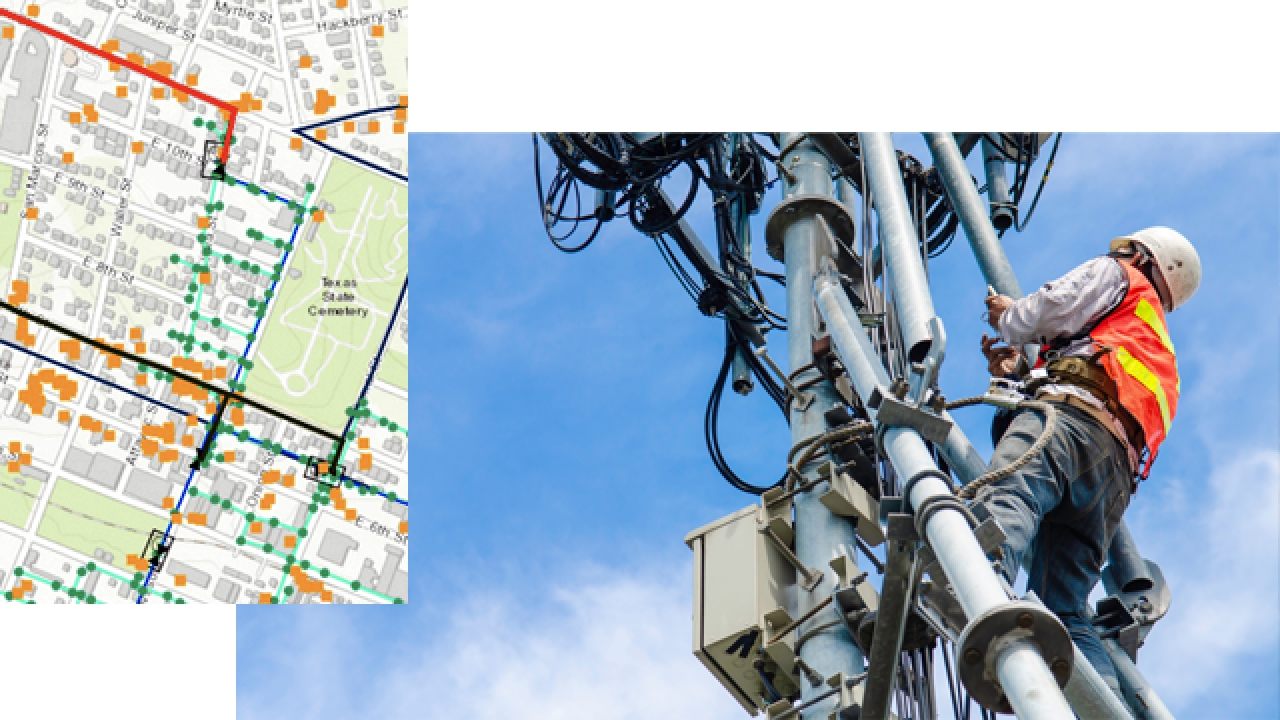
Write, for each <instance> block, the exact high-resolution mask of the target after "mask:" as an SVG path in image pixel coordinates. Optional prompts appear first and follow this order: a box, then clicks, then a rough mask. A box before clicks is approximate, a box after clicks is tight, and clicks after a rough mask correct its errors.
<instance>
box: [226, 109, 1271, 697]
mask: <svg viewBox="0 0 1280 720" xmlns="http://www.w3.org/2000/svg"><path fill="white" fill-rule="evenodd" d="M895 137H896V139H897V141H898V147H899V148H901V149H904V150H906V151H908V152H911V153H912V154H914V155H916V156H917V157H919V158H921V159H922V160H923V161H924V162H925V163H926V164H930V163H929V161H928V154H927V152H926V150H925V148H924V143H923V141H922V140H921V138H920V136H919V135H907V134H903V135H897V136H895ZM532 162H533V160H532V149H531V142H530V139H529V136H528V135H527V134H522V135H423V134H415V135H413V136H412V139H411V165H412V174H413V176H414V182H413V184H412V186H411V197H412V198H413V211H414V214H413V216H412V218H411V230H412V233H413V238H414V243H413V245H412V248H411V266H412V276H413V292H411V293H410V294H409V299H408V302H409V303H410V309H411V313H412V315H411V316H412V319H413V327H414V332H413V335H412V355H413V365H412V370H411V372H412V373H413V378H412V384H413V402H412V404H411V413H410V415H411V417H410V419H409V422H410V425H412V426H413V429H414V432H413V437H412V441H411V442H412V443H413V446H412V449H411V450H412V458H413V470H414V471H415V472H414V476H413V482H414V488H415V491H414V494H413V497H412V502H414V503H415V504H416V505H417V507H418V509H417V510H416V511H415V513H414V515H413V518H412V523H413V533H414V552H413V553H412V562H411V575H410V578H411V591H410V598H409V605H408V606H405V607H368V608H343V609H338V608H325V607H314V608H305V609H301V608H291V609H282V608H253V607H248V608H242V609H241V610H240V611H239V615H238V655H239V662H238V678H239V679H238V696H239V716H240V717H241V718H246V719H250V720H253V719H256V718H268V717H276V716H277V715H278V714H280V713H284V712H289V713H290V714H294V715H299V716H302V717H308V718H316V719H323V718H365V717H368V718H379V719H380V720H398V719H399V718H435V717H465V718H481V719H484V718H499V717H502V718H506V717H512V716H514V715H515V714H516V713H520V716H522V717H525V716H527V717H537V718H564V719H566V720H576V719H577V718H632V717H641V716H645V715H649V714H652V713H653V712H654V711H655V710H662V711H670V713H669V714H671V715H673V716H675V717H698V718H717V719H718V718H740V717H745V716H744V715H743V714H742V711H741V710H740V709H738V708H737V707H736V705H735V704H734V703H733V702H732V701H731V700H730V699H729V697H728V695H727V694H725V693H724V692H723V691H722V690H720V688H719V686H718V685H717V684H716V683H715V681H714V680H713V679H712V678H711V676H710V675H709V674H708V673H706V671H705V670H703V669H702V667H701V666H700V665H699V664H698V663H697V661H696V660H695V659H694V658H693V656H692V654H691V652H690V640H689V637H690V629H689V612H690V593H689V583H690V578H691V568H690V562H689V557H688V556H689V553H688V550H687V548H685V546H684V545H683V543H682V542H681V541H682V538H683V537H684V535H685V533H687V532H688V531H689V530H691V529H693V528H695V527H698V526H700V525H703V524H705V523H707V522H709V521H711V520H714V519H716V518H718V517H721V516H723V515H725V514H728V513H729V512H732V511H734V510H737V509H739V508H741V507H744V506H746V505H748V504H750V502H751V501H752V498H751V497H749V496H746V495H743V494H741V493H738V492H736V491H734V490H732V489H731V488H730V487H729V486H728V485H727V484H726V483H725V482H724V481H723V480H722V479H721V478H720V477H719V475H718V474H717V473H716V471H715V469H714V467H713V466H712V465H711V462H710V460H709V459H708V457H707V454H706V450H705V447H704V444H703V439H702V413H703V409H704V406H705V403H706V398H707V393H708V391H709V390H710V386H711V382H712V380H713V379H714V376H715V372H716V369H717V368H718V364H719V360H720V354H721V348H722V341H723V336H722V325H721V323H720V321H714V320H708V319H707V318H704V317H702V316H701V315H700V314H698V312H697V310H696V309H695V308H694V306H693V303H692V302H691V301H690V300H689V298H688V297H687V296H686V295H685V294H684V293H683V292H682V291H681V290H680V288H679V286H678V285H677V283H676V281H675V279H674V277H673V276H672V275H671V274H670V272H669V271H668V270H667V268H666V267H665V265H664V264H663V262H662V260H661V258H660V257H659V255H658V253H657V252H656V250H655V249H654V246H653V243H652V242H651V241H650V240H648V239H647V238H645V237H643V236H641V235H640V234H638V233H637V232H635V231H634V230H633V229H632V228H631V227H630V225H629V224H627V223H626V221H625V220H619V221H615V222H613V223H611V224H610V225H609V226H607V227H606V229H605V230H604V231H603V232H602V234H601V236H600V238H598V239H597V241H596V243H595V244H594V245H593V246H592V247H591V248H589V249H588V250H586V251H584V252H582V253H580V254H578V255H572V256H570V255H564V254H561V253H559V252H558V251H556V250H555V249H554V248H553V247H552V246H551V245H550V244H549V243H548V242H547V240H546V238H545V236H544V235H543V233H542V228H541V225H540V219H539V213H538V209H537V202H536V197H535V193H534V186H533V167H532ZM971 166H972V170H973V172H974V174H975V175H978V176H981V170H980V168H979V167H978V165H977V163H976V162H974V163H971ZM1038 171H1039V168H1037V175H1036V177H1037V179H1038V177H1039V175H1038ZM778 199H779V194H778V192H777V190H776V189H775V190H774V191H773V193H772V194H771V195H770V196H769V197H768V198H767V201H766V207H765V209H764V210H763V211H762V213H761V214H760V215H759V216H758V217H757V218H756V219H755V223H754V226H755V231H756V236H757V237H759V236H762V234H763V233H762V228H763V222H764V218H765V217H766V216H767V212H768V208H769V207H770V206H772V205H773V204H774V203H776V202H777V200H778ZM691 221H692V222H693V224H694V227H695V228H696V229H697V230H698V231H699V233H700V234H702V235H703V236H704V237H711V224H710V214H709V200H708V198H707V197H706V196H705V195H704V196H702V197H700V198H699V201H698V202H697V204H696V206H695V210H694V214H693V216H692V218H691ZM1152 225H1168V226H1170V227H1174V228H1177V229H1178V230H1180V231H1182V232H1183V233H1184V234H1185V235H1186V236H1187V237H1188V238H1190V239H1191V240H1192V242H1194V243H1195V244H1196V246H1197V247H1198V248H1199V250H1200V253H1201V258H1202V260H1203V264H1204V282H1203V284H1202V285H1201V288H1200V293H1199V294H1198V295H1197V296H1196V298H1195V299H1194V300H1193V301H1192V302H1191V303H1190V304H1189V305H1188V306H1186V307H1185V308H1183V309H1182V310H1179V311H1178V312H1177V313H1175V314H1173V315H1171V316H1170V318H1169V326H1170V332H1171V334H1172V336H1173V339H1174V342H1175V343H1176V345H1177V348H1178V350H1179V358H1180V366H1181V373H1182V378H1183V387H1184V395H1183V400H1182V402H1181V404H1180V407H1179V415H1178V418H1177V420H1176V422H1175V424H1174V428H1173V431H1172V433H1171V435H1170V437H1169V440H1168V441H1167V442H1166V444H1165V446H1164V447H1163V449H1162V452H1161V457H1160V460H1159V462H1157V463H1156V466H1155V470H1154V472H1153V473H1152V476H1151V479H1150V481H1149V482H1148V483H1146V484H1145V485H1144V486H1143V487H1142V489H1141V490H1140V491H1139V492H1138V494H1137V495H1136V496H1135V498H1134V500H1133V503H1132V505H1131V506H1130V509H1129V511H1128V513H1127V515H1126V517H1127V518H1128V520H1129V524H1130V526H1131V528H1132V529H1133V532H1134V535H1135V537H1136V538H1137V541H1138V543H1139V546H1140V547H1141V548H1142V549H1143V551H1144V554H1145V555H1146V556H1147V557H1149V558H1151V559H1153V560H1155V561H1157V562H1158V563H1160V565H1161V566H1162V568H1163V569H1164V573H1165V576H1166V577H1167V578H1168V579H1169V581H1170V583H1171V584H1172V586H1173V592H1174V601H1173V607H1172V609H1171V611H1170V614H1169V615H1168V616H1167V617H1166V618H1165V619H1164V620H1162V621H1161V622H1160V623H1159V624H1158V625H1157V626H1156V628H1155V629H1154V631H1153V632H1152V634H1151V636H1150V638H1149V639H1148V641H1147V645H1146V647H1144V648H1143V649H1142V651H1141V652H1140V655H1139V663H1140V667H1141V668H1142V669H1143V670H1144V672H1146V673H1147V675H1148V677H1149V679H1150V680H1151V681H1152V682H1153V684H1154V685H1155V686H1156V688H1157V690H1158V691H1159V692H1160V693H1161V695H1162V696H1163V697H1164V699H1165V700H1166V702H1167V704H1169V706H1170V707H1171V709H1172V710H1173V711H1174V714H1175V715H1177V716H1178V717H1182V718H1201V717H1203V718H1210V717H1233V718H1252V717H1275V716H1276V715H1277V713H1280V695H1278V691H1277V687H1276V684H1275V682H1274V679H1275V677H1277V676H1278V675H1280V652H1278V646H1280V629H1278V627H1277V617H1276V615H1277V613H1276V608H1277V602H1278V599H1280V589H1278V588H1280V584H1278V579H1277V573H1278V572H1280V571H1278V569H1277V568H1280V557H1277V546H1278V545H1280V537H1278V534H1277V522H1278V520H1277V518H1278V516H1280V505H1278V501H1277V494H1278V487H1280V450H1278V443H1277V438H1278V437H1280V417H1278V414H1277V403H1276V398H1277V397H1280V363H1278V361H1277V358H1278V357H1280V321H1278V320H1277V313H1276V309H1277V307H1280V297H1278V295H1280V293H1278V291H1277V280H1276V278H1277V277H1280V272H1278V271H1280V136H1275V135H1270V136H1245V135H1225V136H1217V135H1214V136H1210V135H1119V136H1114V135H1088V134H1086V135H1073V134H1068V135H1067V136H1066V137H1065V138H1064V139H1063V141H1062V147H1061V150H1060V151H1059V154H1058V158H1057V161H1056V163H1055V166H1054V170H1053V174H1052V175H1051V177H1050V179H1049V182H1048V185H1047V187H1046V189H1045V193H1044V196H1043V198H1042V199H1041V203H1040V207H1039V209H1037V210H1036V215H1035V218H1034V219H1033V220H1032V222H1031V224H1030V226H1029V228H1028V229H1027V231H1026V232H1025V233H1022V234H1014V233H1008V234H1006V236H1005V240H1006V247H1007V250H1008V253H1009V257H1010V260H1011V262H1012V264H1013V267H1014V269H1015V270H1016V271H1017V273H1018V275H1019V278H1020V280H1021V283H1022V286H1023V289H1024V290H1026V291H1030V290H1032V289H1034V288H1035V287H1037V286H1038V285H1040V284H1042V283H1044V282H1046V281H1048V280H1052V279H1053V278H1055V277H1057V276H1058V275H1060V274H1062V273H1064V272H1066V271H1067V270H1069V269H1070V268H1072V267H1074V266H1075V265H1076V264H1078V263H1080V262H1083V261H1084V260H1086V259H1088V258H1090V257H1093V256H1095V255H1098V254H1100V253H1102V252H1104V251H1105V245H1106V242H1107V241H1108V240H1109V239H1110V238H1112V237H1115V236H1116V235H1120V234H1125V233H1127V232H1130V231H1133V230H1137V229H1141V228H1143V227H1148V226H1152ZM757 260H758V262H759V263H761V264H762V265H763V266H764V267H765V268H766V269H775V270H776V269H777V265H776V264H775V263H773V261H771V260H769V259H767V257H766V256H765V254H764V253H763V252H758V253H757ZM930 270H931V273H932V281H933V287H934V298H935V306H936V307H937V309H938V311H939V313H940V315H941V317H942V320H943V321H944V323H945V324H946V328H947V334H948V338H949V347H948V357H947V360H946V364H945V366H944V368H943V372H942V375H941V381H942V386H943V390H944V392H945V393H946V394H947V395H948V396H950V397H960V396H965V395H971V394H975V393H977V392H980V391H981V390H982V388H983V387H985V383H986V373H985V361H984V360H983V358H982V357H981V355H980V354H979V353H978V338H979V337H980V336H981V334H982V332H983V329H984V326H983V324H982V323H981V321H980V319H979V316H980V313H981V312H982V309H983V306H982V296H983V295H984V292H985V284H984V282H983V281H982V279H981V276H980V274H979V272H978V270H977V267H976V264H975V262H974V260H973V258H972V255H971V254H970V253H969V251H968V247H967V244H966V243H965V239H964V237H963V234H961V235H960V236H959V237H957V239H956V242H955V243H954V244H953V245H952V247H951V249H950V250H948V251H947V252H946V253H945V254H944V255H943V256H942V257H941V258H938V259H936V260H933V261H931V264H930ZM774 304H775V306H777V307H782V306H783V304H782V302H781V296H777V299H776V301H775V303H774ZM784 340H785V338H782V337H780V336H779V337H772V339H771V344H772V345H773V346H775V347H783V343H784ZM774 356H775V357H777V358H780V359H784V358H785V356H786V355H785V353H784V352H775V353H774ZM958 414H959V421H960V422H961V424H962V425H963V427H964V429H965V431H966V433H967V434H968V435H969V437H970V438H972V439H973V440H974V442H975V444H976V445H977V446H978V449H979V450H980V451H981V452H982V453H983V455H984V456H989V454H990V450H991V448H990V443H989V440H988V430H987V427H988V422H989V419H990V412H989V411H988V410H986V409H971V410H961V411H958ZM721 441H722V445H723V447H724V450H725V453H726V455H727V457H728V458H729V461H730V463H731V465H732V466H733V467H734V468H735V470H736V471H737V472H738V473H739V475H741V476H742V477H744V478H745V479H748V480H750V481H754V482H757V483H761V484H767V483H768V482H771V481H772V480H773V479H775V478H776V477H777V476H778V475H779V474H780V471H781V468H782V465H781V461H782V457H783V456H784V454H785V452H786V447H787V429H786V425H785V423H783V421H782V419H781V417H780V415H779V414H778V412H777V410H776V409H775V408H774V407H772V406H771V405H770V404H769V403H768V401H767V400H766V399H765V398H764V397H763V393H760V392H757V393H754V394H752V395H751V396H750V397H748V398H745V399H744V398H740V397H738V396H737V395H734V394H732V393H726V396H725V402H724V405H723V414H722V421H721Z"/></svg>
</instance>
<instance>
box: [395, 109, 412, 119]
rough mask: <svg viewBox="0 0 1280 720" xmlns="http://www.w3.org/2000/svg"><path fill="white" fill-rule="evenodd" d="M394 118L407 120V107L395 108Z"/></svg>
mask: <svg viewBox="0 0 1280 720" xmlns="http://www.w3.org/2000/svg"><path fill="white" fill-rule="evenodd" d="M396 119H397V120H408V119H409V108H403V107H401V108H396Z"/></svg>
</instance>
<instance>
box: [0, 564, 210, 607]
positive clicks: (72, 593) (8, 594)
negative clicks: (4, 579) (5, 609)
mask: <svg viewBox="0 0 1280 720" xmlns="http://www.w3.org/2000/svg"><path fill="white" fill-rule="evenodd" d="M91 572H99V573H102V574H103V575H107V576H109V577H113V578H115V579H116V580H118V581H120V582H124V583H129V587H130V588H132V589H133V590H135V591H138V590H142V591H144V592H145V593H146V594H148V595H155V596H156V597H159V598H161V599H163V600H164V601H165V602H166V603H173V604H177V605H185V604H186V600H183V599H182V598H176V599H175V598H174V595H173V592H171V591H165V592H159V591H157V590H153V589H152V588H150V587H147V588H143V587H142V583H143V580H144V579H145V578H146V576H145V575H144V574H142V573H134V575H133V579H132V580H130V579H128V578H126V577H124V576H122V575H117V574H115V573H113V572H111V571H110V570H107V569H105V568H101V567H99V566H98V564H97V563H95V562H92V561H90V562H88V563H86V564H84V565H82V566H80V567H79V568H77V569H76V580H75V583H73V584H72V585H71V586H70V587H68V586H67V585H65V584H64V583H63V582H61V581H60V580H49V579H47V578H43V577H41V576H39V575H37V574H36V573H33V572H31V571H29V570H24V569H23V568H21V567H17V568H14V569H13V574H14V576H15V577H30V578H31V579H32V580H35V581H36V582H40V583H44V584H45V585H48V586H49V587H51V588H53V589H54V591H57V592H65V593H66V594H67V596H68V597H70V598H72V599H74V600H75V601H76V602H77V604H79V603H82V602H83V603H87V604H90V605H94V604H98V603H101V601H100V600H98V598H97V597H96V596H94V595H90V594H88V593H86V592H85V591H84V590H81V589H80V588H79V585H80V581H81V580H82V579H83V578H84V577H85V576H86V575H88V574H89V573H91ZM4 599H5V600H8V601H11V602H12V601H13V591H11V590H9V591H5V594H4ZM26 603H27V604H29V605H34V604H35V601H34V600H28V601H26Z"/></svg>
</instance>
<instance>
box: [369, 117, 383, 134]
mask: <svg viewBox="0 0 1280 720" xmlns="http://www.w3.org/2000/svg"><path fill="white" fill-rule="evenodd" d="M381 127H382V126H381V125H380V124H378V121H377V120H370V121H369V132H371V133H376V132H378V129H379V128H381Z"/></svg>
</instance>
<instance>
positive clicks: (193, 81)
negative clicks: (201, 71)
mask: <svg viewBox="0 0 1280 720" xmlns="http://www.w3.org/2000/svg"><path fill="white" fill-rule="evenodd" d="M187 84H188V85H190V86H191V87H195V86H196V85H199V84H200V76H199V75H197V74H195V73H187Z"/></svg>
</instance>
